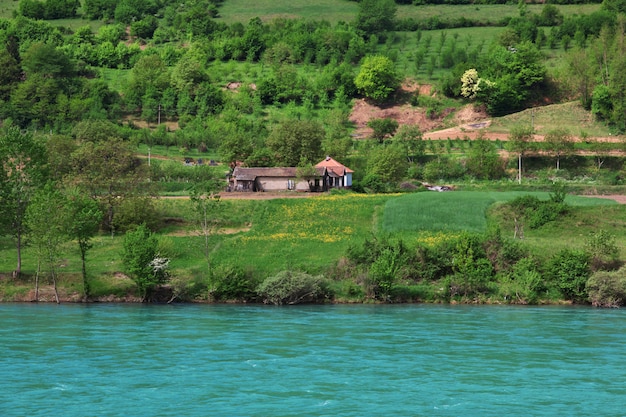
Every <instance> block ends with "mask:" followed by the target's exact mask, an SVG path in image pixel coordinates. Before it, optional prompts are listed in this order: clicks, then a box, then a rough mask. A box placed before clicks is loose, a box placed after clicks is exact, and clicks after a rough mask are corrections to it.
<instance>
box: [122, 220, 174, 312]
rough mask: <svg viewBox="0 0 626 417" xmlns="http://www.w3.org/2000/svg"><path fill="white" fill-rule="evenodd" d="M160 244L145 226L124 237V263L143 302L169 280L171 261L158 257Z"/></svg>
mask: <svg viewBox="0 0 626 417" xmlns="http://www.w3.org/2000/svg"><path fill="white" fill-rule="evenodd" d="M158 244H159V240H158V238H157V236H155V235H154V234H152V233H151V232H150V230H149V229H148V228H147V227H146V225H144V224H142V225H140V226H138V227H136V228H135V229H134V230H129V231H128V232H126V234H125V235H124V242H123V248H122V261H123V263H124V268H125V269H126V271H127V272H128V275H129V276H130V278H131V279H132V280H133V281H135V284H137V289H138V290H139V294H140V296H141V299H142V301H146V300H148V299H149V297H150V295H151V293H152V292H153V291H154V289H155V288H156V286H157V285H158V284H161V283H163V282H165V280H166V279H167V267H168V263H169V259H167V258H161V257H159V256H158V253H157V247H158Z"/></svg>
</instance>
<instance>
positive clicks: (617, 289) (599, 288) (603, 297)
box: [586, 268, 626, 307]
mask: <svg viewBox="0 0 626 417" xmlns="http://www.w3.org/2000/svg"><path fill="white" fill-rule="evenodd" d="M586 290H587V293H588V294H589V301H591V304H592V305H594V306H596V307H619V306H623V305H624V304H625V303H626V268H621V269H620V270H618V271H612V272H607V271H599V272H596V273H594V274H593V275H592V276H591V278H589V280H588V281H587V285H586Z"/></svg>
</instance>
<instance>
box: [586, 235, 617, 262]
mask: <svg viewBox="0 0 626 417" xmlns="http://www.w3.org/2000/svg"><path fill="white" fill-rule="evenodd" d="M585 250H586V251H587V253H588V254H589V256H591V269H592V270H593V271H598V270H602V269H604V270H610V269H616V267H617V265H618V264H619V259H618V256H619V249H618V247H617V244H616V243H615V235H613V234H612V233H609V232H607V231H604V230H599V231H597V232H592V233H590V234H589V236H587V239H586V241H585Z"/></svg>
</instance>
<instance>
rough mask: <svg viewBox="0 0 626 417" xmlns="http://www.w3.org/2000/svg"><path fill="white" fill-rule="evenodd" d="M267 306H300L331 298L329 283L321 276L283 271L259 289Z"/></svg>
mask: <svg viewBox="0 0 626 417" xmlns="http://www.w3.org/2000/svg"><path fill="white" fill-rule="evenodd" d="M257 293H258V294H259V296H260V297H261V298H262V299H263V302H264V303H265V304H276V305H283V304H300V303H307V302H320V301H323V300H326V299H329V298H331V293H330V290H329V288H328V285H327V283H326V282H325V280H324V278H323V277H321V276H313V275H309V274H307V273H304V272H293V271H282V272H279V273H278V274H276V275H275V276H273V277H269V278H267V279H265V281H263V282H262V283H261V285H259V286H258V287H257Z"/></svg>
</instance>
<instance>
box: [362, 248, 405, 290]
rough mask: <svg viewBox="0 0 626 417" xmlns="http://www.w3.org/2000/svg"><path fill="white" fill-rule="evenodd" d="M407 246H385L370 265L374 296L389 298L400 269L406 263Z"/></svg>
mask: <svg viewBox="0 0 626 417" xmlns="http://www.w3.org/2000/svg"><path fill="white" fill-rule="evenodd" d="M405 252H406V250H405V248H404V246H403V245H402V243H401V242H400V243H399V244H398V245H394V246H389V247H386V248H384V249H383V250H382V251H381V252H380V254H379V255H378V257H377V258H376V260H375V261H374V262H373V263H372V265H371V267H370V279H371V281H370V282H371V285H372V291H373V293H374V296H375V297H376V298H379V299H384V300H386V299H388V298H389V294H390V292H391V289H392V287H393V285H394V282H395V281H396V279H397V278H398V277H399V275H400V270H401V269H402V268H403V267H404V266H405V265H406V259H405Z"/></svg>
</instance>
